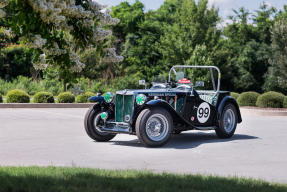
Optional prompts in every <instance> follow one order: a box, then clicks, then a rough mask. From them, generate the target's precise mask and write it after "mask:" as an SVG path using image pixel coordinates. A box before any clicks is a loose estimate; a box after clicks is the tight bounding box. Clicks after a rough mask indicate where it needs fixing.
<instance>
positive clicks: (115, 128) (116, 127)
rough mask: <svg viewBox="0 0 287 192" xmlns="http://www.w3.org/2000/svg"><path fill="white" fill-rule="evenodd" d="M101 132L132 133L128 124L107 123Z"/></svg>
mask: <svg viewBox="0 0 287 192" xmlns="http://www.w3.org/2000/svg"><path fill="white" fill-rule="evenodd" d="M101 130H102V131H104V132H109V133H128V134H129V133H132V128H131V126H130V124H129V123H124V122H113V121H107V122H106V123H105V125H104V126H102V127H101Z"/></svg>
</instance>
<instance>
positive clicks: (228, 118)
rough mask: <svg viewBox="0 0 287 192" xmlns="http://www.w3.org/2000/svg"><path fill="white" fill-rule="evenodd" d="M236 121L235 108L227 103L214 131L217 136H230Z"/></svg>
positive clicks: (234, 128)
mask: <svg viewBox="0 0 287 192" xmlns="http://www.w3.org/2000/svg"><path fill="white" fill-rule="evenodd" d="M237 122H238V115H237V110H236V108H235V106H234V105H233V104H231V103H230V104H227V105H226V106H225V107H224V109H223V112H222V115H221V117H220V120H219V126H218V127H217V128H216V129H215V132H216V134H217V136H218V137H219V138H230V137H232V136H233V135H234V132H235V130H236V126H237Z"/></svg>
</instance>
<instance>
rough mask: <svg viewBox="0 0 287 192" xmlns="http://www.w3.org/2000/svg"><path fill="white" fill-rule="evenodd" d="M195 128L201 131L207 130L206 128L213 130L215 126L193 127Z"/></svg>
mask: <svg viewBox="0 0 287 192" xmlns="http://www.w3.org/2000/svg"><path fill="white" fill-rule="evenodd" d="M195 129H197V130H201V131H208V130H215V129H216V127H195Z"/></svg>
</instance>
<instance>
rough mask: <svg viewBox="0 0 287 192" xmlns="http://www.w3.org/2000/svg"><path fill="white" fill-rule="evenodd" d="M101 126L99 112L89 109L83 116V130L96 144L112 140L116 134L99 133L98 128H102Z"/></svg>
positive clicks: (101, 121)
mask: <svg viewBox="0 0 287 192" xmlns="http://www.w3.org/2000/svg"><path fill="white" fill-rule="evenodd" d="M103 124H104V122H103V120H102V119H101V112H100V111H95V110H94V108H93V107H91V108H90V109H89V111H88V112H87V113H86V116H85V129H86V132H87V134H88V135H89V137H90V138H92V139H93V140H96V141H98V142H105V141H110V140H112V139H113V138H114V137H115V136H116V134H110V133H106V132H103V131H101V129H100V127H101V126H103Z"/></svg>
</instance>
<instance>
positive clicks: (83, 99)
mask: <svg viewBox="0 0 287 192" xmlns="http://www.w3.org/2000/svg"><path fill="white" fill-rule="evenodd" d="M95 95H96V94H94V93H92V92H86V93H84V94H83V95H78V96H77V98H76V102H77V103H88V98H90V97H93V96H95Z"/></svg>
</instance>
